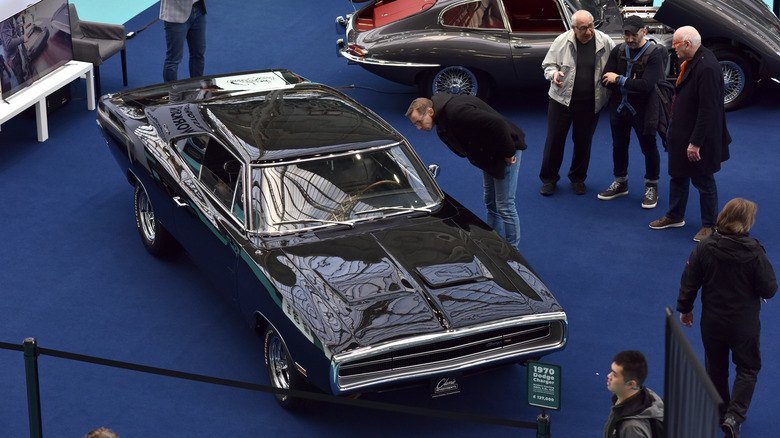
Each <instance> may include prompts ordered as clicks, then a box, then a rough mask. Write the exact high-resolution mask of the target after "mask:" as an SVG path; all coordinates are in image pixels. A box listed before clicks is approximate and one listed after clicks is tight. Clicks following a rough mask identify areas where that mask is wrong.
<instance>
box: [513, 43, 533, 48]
mask: <svg viewBox="0 0 780 438" xmlns="http://www.w3.org/2000/svg"><path fill="white" fill-rule="evenodd" d="M514 48H515V49H530V48H531V46H529V45H525V44H515V45H514Z"/></svg>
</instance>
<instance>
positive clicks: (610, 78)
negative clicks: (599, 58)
mask: <svg viewBox="0 0 780 438" xmlns="http://www.w3.org/2000/svg"><path fill="white" fill-rule="evenodd" d="M619 77H620V75H619V74H617V73H612V72H607V73H604V76H602V77H601V83H602V84H604V85H608V84H616V83H617V78H619Z"/></svg>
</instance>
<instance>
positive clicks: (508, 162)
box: [504, 155, 517, 166]
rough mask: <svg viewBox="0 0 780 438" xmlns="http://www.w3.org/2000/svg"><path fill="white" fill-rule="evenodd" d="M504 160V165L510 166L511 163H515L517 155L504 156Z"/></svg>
mask: <svg viewBox="0 0 780 438" xmlns="http://www.w3.org/2000/svg"><path fill="white" fill-rule="evenodd" d="M504 161H506V165H507V166H511V165H513V164H515V163H517V157H515V156H514V155H512V156H511V157H507V158H504Z"/></svg>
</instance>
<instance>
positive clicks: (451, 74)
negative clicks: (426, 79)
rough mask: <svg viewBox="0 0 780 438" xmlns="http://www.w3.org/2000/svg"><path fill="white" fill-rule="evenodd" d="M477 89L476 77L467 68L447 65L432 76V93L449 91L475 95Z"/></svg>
mask: <svg viewBox="0 0 780 438" xmlns="http://www.w3.org/2000/svg"><path fill="white" fill-rule="evenodd" d="M477 89H478V83H477V77H476V76H475V75H474V73H472V72H471V71H470V70H469V69H467V68H463V67H447V68H445V69H443V70H442V71H440V72H438V73H436V76H434V78H433V94H436V93H450V94H470V95H472V96H476V94H477V91H478V90H477Z"/></svg>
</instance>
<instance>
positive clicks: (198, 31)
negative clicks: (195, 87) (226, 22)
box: [163, 5, 206, 82]
mask: <svg viewBox="0 0 780 438" xmlns="http://www.w3.org/2000/svg"><path fill="white" fill-rule="evenodd" d="M185 40H186V41H187V49H188V50H189V52H190V77H192V78H195V77H198V76H203V66H204V64H205V61H204V59H205V57H204V54H205V53H206V14H204V13H203V10H202V9H201V8H200V7H199V6H197V5H193V7H192V13H190V18H188V19H187V21H186V22H184V23H171V22H168V21H166V22H165V43H166V45H167V47H168V48H167V51H166V52H165V63H164V64H163V80H164V81H165V82H169V81H175V80H176V79H178V76H179V63H180V62H181V59H182V57H184V41H185Z"/></svg>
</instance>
